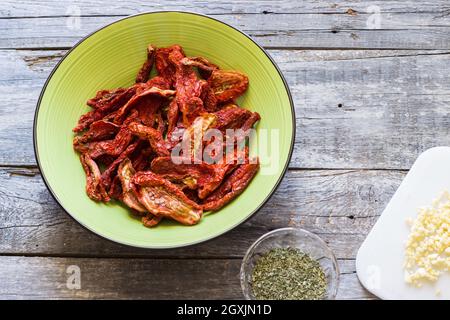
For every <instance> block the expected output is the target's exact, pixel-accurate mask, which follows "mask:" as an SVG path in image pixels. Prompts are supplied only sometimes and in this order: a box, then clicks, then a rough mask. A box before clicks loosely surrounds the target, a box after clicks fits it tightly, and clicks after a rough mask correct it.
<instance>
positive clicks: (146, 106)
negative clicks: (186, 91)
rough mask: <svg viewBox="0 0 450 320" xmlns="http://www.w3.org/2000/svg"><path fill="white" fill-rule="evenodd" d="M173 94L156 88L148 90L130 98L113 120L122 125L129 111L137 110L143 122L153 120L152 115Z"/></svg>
mask: <svg viewBox="0 0 450 320" xmlns="http://www.w3.org/2000/svg"><path fill="white" fill-rule="evenodd" d="M174 94H175V91H173V90H164V89H161V88H158V87H151V88H148V89H146V90H144V91H142V92H140V93H139V94H136V95H135V96H133V98H131V99H130V100H129V101H128V102H127V104H126V105H124V106H123V107H122V108H120V110H118V111H117V114H116V116H115V118H114V122H115V123H119V124H120V123H122V122H123V120H124V119H125V117H126V116H127V115H128V112H130V110H133V109H135V110H137V111H138V117H139V118H142V120H143V121H145V122H152V120H154V117H153V115H154V113H155V112H156V111H157V110H158V109H159V108H160V106H161V104H162V102H163V101H164V99H165V98H169V97H171V96H173V95H174Z"/></svg>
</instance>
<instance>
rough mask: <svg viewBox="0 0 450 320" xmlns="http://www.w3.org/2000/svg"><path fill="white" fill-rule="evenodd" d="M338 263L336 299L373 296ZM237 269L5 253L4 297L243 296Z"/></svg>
mask: <svg viewBox="0 0 450 320" xmlns="http://www.w3.org/2000/svg"><path fill="white" fill-rule="evenodd" d="M69 266H76V267H78V268H79V270H80V275H81V277H80V279H81V282H80V285H81V288H80V289H79V290H77V289H68V287H67V281H68V277H69V276H70V274H68V273H67V270H68V269H67V268H68V267H69ZM340 267H341V269H342V270H343V271H344V272H343V273H342V274H341V279H340V288H339V293H338V298H341V299H373V296H372V295H371V294H369V293H368V292H367V291H365V290H364V289H363V288H361V286H360V285H359V283H358V279H357V277H356V273H355V270H354V265H353V263H352V262H349V261H341V262H340ZM239 268H240V260H238V259H229V260H215V259H212V260H199V259H193V260H190V259H186V260H183V261H182V263H180V262H179V261H177V260H168V259H106V260H105V259H74V258H42V257H41V258H39V257H5V256H3V257H0V283H1V284H2V285H1V286H0V299H242V298H243V296H242V291H241V288H240V282H239ZM69 272H70V269H69ZM105 275H107V276H105ZM173 279H177V281H173ZM69 288H70V286H69Z"/></svg>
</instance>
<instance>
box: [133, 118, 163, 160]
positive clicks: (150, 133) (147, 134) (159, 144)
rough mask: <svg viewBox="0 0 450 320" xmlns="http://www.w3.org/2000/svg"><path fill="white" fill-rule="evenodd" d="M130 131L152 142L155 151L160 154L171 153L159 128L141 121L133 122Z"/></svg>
mask: <svg viewBox="0 0 450 320" xmlns="http://www.w3.org/2000/svg"><path fill="white" fill-rule="evenodd" d="M128 129H129V130H130V132H131V133H132V134H134V135H136V136H138V137H139V138H141V139H146V140H148V141H149V142H150V146H151V147H152V148H153V151H155V153H156V154H157V155H159V156H168V155H169V154H170V152H169V150H168V146H167V143H166V142H165V141H164V139H163V136H162V135H161V132H159V131H158V130H156V129H154V128H151V127H147V126H144V125H142V124H140V123H137V122H133V123H130V124H129V125H128Z"/></svg>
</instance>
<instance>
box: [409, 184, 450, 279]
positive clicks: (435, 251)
mask: <svg viewBox="0 0 450 320" xmlns="http://www.w3.org/2000/svg"><path fill="white" fill-rule="evenodd" d="M409 222H410V224H411V233H410V235H409V238H408V241H407V243H406V252H405V281H406V282H407V283H410V284H412V285H414V286H416V287H421V286H422V284H423V282H424V281H436V280H437V279H438V277H439V275H440V274H441V273H443V272H446V271H450V193H449V192H448V191H446V192H444V193H443V194H442V195H441V197H440V198H438V199H437V200H435V201H433V204H432V206H431V207H427V208H421V209H420V211H419V215H418V217H417V218H416V219H415V220H413V221H412V220H411V221H409Z"/></svg>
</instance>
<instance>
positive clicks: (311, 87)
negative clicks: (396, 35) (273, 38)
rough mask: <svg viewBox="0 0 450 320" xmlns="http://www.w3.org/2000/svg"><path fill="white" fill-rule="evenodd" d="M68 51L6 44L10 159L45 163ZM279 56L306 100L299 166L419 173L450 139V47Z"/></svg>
mask: <svg viewBox="0 0 450 320" xmlns="http://www.w3.org/2000/svg"><path fill="white" fill-rule="evenodd" d="M64 52H65V51H61V50H56V51H53V50H50V51H47V50H44V51H39V50H38V51H30V50H23V51H22V50H18V51H15V50H0V68H1V69H2V70H4V72H3V73H2V74H1V75H0V103H1V104H2V106H3V107H2V109H1V111H0V121H1V123H2V124H3V125H2V127H1V128H0V141H2V144H1V145H0V164H6V165H34V164H35V161H34V156H33V148H32V129H31V128H32V121H33V113H34V108H35V103H36V101H37V98H38V95H39V93H40V90H41V88H42V85H43V83H44V82H45V78H46V77H47V75H48V74H49V73H50V70H51V68H52V67H53V66H54V65H55V64H56V62H57V61H58V60H59V59H60V57H61V55H62V54H63V53H64ZM270 53H271V54H272V56H273V57H274V59H275V60H276V62H277V63H278V64H279V66H280V68H281V70H282V71H283V73H284V75H285V77H286V79H287V81H288V83H289V86H290V88H291V91H292V94H293V98H294V102H295V105H296V112H297V137H296V144H295V152H294V155H293V159H292V162H291V167H292V168H334V169H342V168H343V169H347V168H363V169H373V168H381V169H383V168H391V169H409V167H410V166H411V164H412V163H413V161H414V160H415V159H416V157H417V156H418V155H419V154H420V153H421V152H422V151H424V150H426V149H428V148H430V147H433V146H438V145H448V144H449V143H450V134H449V133H450V117H449V112H450V109H449V104H450V103H449V102H450V87H449V86H448V84H449V83H450V74H449V73H448V72H446V70H448V68H449V66H450V59H449V56H450V55H449V53H448V51H430V52H428V51H409V50H406V51H395V50H394V51H389V50H386V51H384V50H380V51H378V50H373V51H372V50H371V51H366V50H351V51H339V50H315V51H304V50H293V51H287V50H270ZM324 93H325V94H324Z"/></svg>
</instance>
